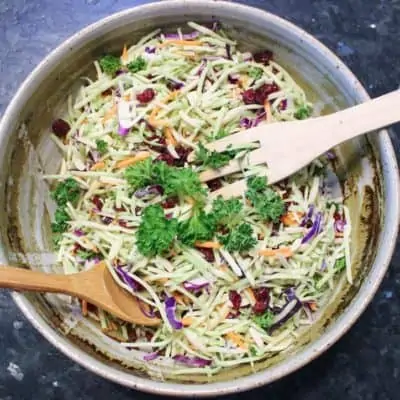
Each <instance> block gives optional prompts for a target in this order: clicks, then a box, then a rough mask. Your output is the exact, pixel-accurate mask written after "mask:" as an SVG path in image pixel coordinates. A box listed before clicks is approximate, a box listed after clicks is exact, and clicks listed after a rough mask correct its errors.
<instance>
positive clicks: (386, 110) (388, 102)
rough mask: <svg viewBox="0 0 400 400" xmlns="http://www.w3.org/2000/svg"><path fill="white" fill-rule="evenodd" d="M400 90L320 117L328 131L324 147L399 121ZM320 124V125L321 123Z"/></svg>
mask: <svg viewBox="0 0 400 400" xmlns="http://www.w3.org/2000/svg"><path fill="white" fill-rule="evenodd" d="M399 110H400V90H395V91H393V92H390V93H387V94H385V95H383V96H380V97H377V98H375V99H372V100H369V101H366V102H365V103H362V104H358V105H356V106H353V107H350V108H347V109H345V110H343V111H339V112H337V113H334V114H331V115H328V116H326V117H323V118H321V123H322V124H324V126H325V129H329V131H330V136H331V137H330V140H329V139H328V138H327V137H326V136H325V135H323V131H322V134H321V133H320V136H321V137H322V138H323V139H324V140H327V139H328V141H329V142H330V143H329V146H326V149H328V148H329V147H333V146H334V145H337V144H340V143H342V142H344V141H346V140H349V139H352V138H354V137H356V136H359V135H361V134H364V133H367V132H371V131H374V130H377V129H380V128H384V127H386V126H389V125H392V124H394V123H396V122H399V121H400V111H399ZM322 124H321V125H322Z"/></svg>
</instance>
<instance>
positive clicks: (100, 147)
mask: <svg viewBox="0 0 400 400" xmlns="http://www.w3.org/2000/svg"><path fill="white" fill-rule="evenodd" d="M96 149H97V151H98V152H99V153H100V154H105V153H106V152H107V149H108V143H107V142H106V141H105V140H102V139H97V140H96Z"/></svg>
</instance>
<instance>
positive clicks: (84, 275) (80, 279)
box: [0, 262, 160, 326]
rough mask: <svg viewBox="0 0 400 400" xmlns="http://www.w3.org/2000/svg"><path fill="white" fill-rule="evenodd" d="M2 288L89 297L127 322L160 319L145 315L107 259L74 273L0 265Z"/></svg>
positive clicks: (96, 304)
mask: <svg viewBox="0 0 400 400" xmlns="http://www.w3.org/2000/svg"><path fill="white" fill-rule="evenodd" d="M0 287H1V288H7V289H14V290H26V291H32V292H51V293H63V294H67V295H71V296H75V297H78V298H80V299H82V300H86V301H87V302H88V303H90V304H93V305H95V306H97V307H99V308H101V309H103V310H105V311H108V312H109V313H111V314H113V315H115V316H116V317H118V318H121V319H122V320H124V321H128V322H132V323H134V324H138V325H147V326H154V325H158V324H159V323H160V320H159V319H158V318H149V317H147V316H146V315H145V314H143V312H142V311H141V309H140V307H139V303H138V301H137V300H136V298H135V297H134V296H133V295H132V294H131V293H129V292H128V291H127V290H124V289H123V288H121V287H120V286H119V285H118V284H117V283H116V282H115V281H114V278H113V277H112V275H111V272H110V271H109V270H108V268H107V266H106V265H105V263H104V262H100V263H98V264H97V265H96V266H95V267H94V268H92V269H90V270H89V271H85V272H79V273H77V274H71V275H61V274H46V273H44V272H38V271H31V270H28V269H23V268H14V267H8V266H5V265H0Z"/></svg>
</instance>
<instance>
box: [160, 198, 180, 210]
mask: <svg viewBox="0 0 400 400" xmlns="http://www.w3.org/2000/svg"><path fill="white" fill-rule="evenodd" d="M178 202H179V199H178V198H177V197H168V199H165V200H164V201H163V202H162V203H161V207H162V208H164V209H168V208H174V207H175V206H176V205H177V204H178Z"/></svg>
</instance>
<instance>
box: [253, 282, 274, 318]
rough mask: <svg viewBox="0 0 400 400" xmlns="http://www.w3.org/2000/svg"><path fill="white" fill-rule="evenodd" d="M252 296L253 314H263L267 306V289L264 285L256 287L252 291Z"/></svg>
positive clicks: (268, 298)
mask: <svg viewBox="0 0 400 400" xmlns="http://www.w3.org/2000/svg"><path fill="white" fill-rule="evenodd" d="M254 296H255V298H256V304H254V306H253V311H254V313H255V314H263V313H264V312H265V311H266V309H267V308H268V306H269V301H270V295H269V289H268V288H266V287H261V288H258V289H256V290H255V291H254Z"/></svg>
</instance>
